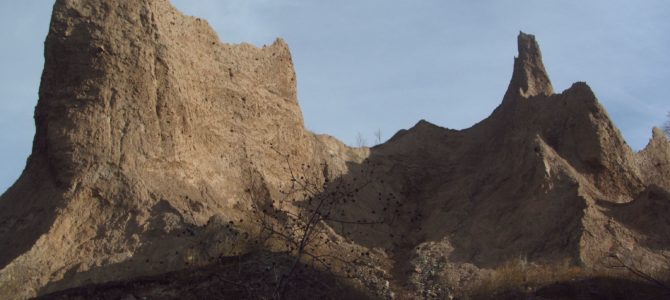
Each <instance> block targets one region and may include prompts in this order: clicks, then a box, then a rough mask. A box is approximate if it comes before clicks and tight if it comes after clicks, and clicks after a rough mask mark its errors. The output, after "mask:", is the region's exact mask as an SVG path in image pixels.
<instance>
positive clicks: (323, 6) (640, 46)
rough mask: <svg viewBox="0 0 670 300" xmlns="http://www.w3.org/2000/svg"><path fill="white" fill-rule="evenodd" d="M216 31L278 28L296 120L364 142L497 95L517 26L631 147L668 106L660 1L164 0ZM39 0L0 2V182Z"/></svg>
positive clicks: (12, 150) (25, 120)
mask: <svg viewBox="0 0 670 300" xmlns="http://www.w3.org/2000/svg"><path fill="white" fill-rule="evenodd" d="M172 2H173V4H174V5H175V6H177V8H179V9H180V10H181V11H182V12H184V13H186V14H189V15H195V16H198V17H202V18H205V19H207V20H208V21H209V23H210V24H211V25H212V26H213V27H214V29H215V30H216V31H217V32H218V33H219V35H220V37H221V40H222V41H224V42H231V43H239V42H249V43H252V44H255V45H259V46H260V45H263V44H270V43H272V41H273V40H274V39H275V38H276V37H283V38H284V39H285V40H286V41H287V42H288V44H289V46H290V48H291V51H292V54H293V58H294V62H295V67H296V72H297V75H298V92H299V95H298V97H299V101H300V104H301V106H302V110H303V115H304V117H305V122H306V125H307V127H308V128H309V129H310V130H312V131H314V132H317V133H327V134H331V135H334V136H336V137H338V138H339V139H341V140H343V141H344V142H346V143H348V144H355V141H356V136H357V134H358V133H359V132H360V133H361V134H362V135H363V136H364V137H365V138H366V139H367V140H368V141H369V143H368V144H373V142H374V137H373V133H374V132H375V131H376V130H378V129H381V131H382V135H383V138H384V139H387V138H389V137H390V136H392V135H393V134H394V133H395V132H396V131H397V130H399V129H402V128H408V127H411V126H412V125H414V124H415V123H416V122H417V121H418V120H420V119H426V120H428V121H430V122H432V123H435V124H438V125H440V126H444V127H449V128H455V129H461V128H467V127H469V126H471V125H473V124H474V123H476V122H478V121H480V120H481V119H483V118H485V117H486V116H488V115H489V114H490V112H491V111H492V110H493V109H494V108H495V107H496V106H497V105H498V104H499V103H500V101H501V98H502V95H503V94H504V92H505V89H506V87H507V84H508V83H509V79H510V76H511V72H512V63H513V57H514V56H515V55H516V35H517V34H518V32H519V30H523V31H524V32H527V33H532V34H535V35H536V37H537V39H538V41H539V43H540V46H541V48H542V51H543V55H544V62H545V65H546V67H547V70H548V72H549V75H550V77H551V79H552V81H553V84H554V88H555V90H556V91H558V92H560V91H562V90H564V89H566V88H568V87H569V86H570V85H571V84H572V83H573V82H575V81H586V82H587V83H588V84H589V85H590V86H591V87H592V89H593V90H594V91H595V93H596V95H597V96H598V98H599V99H600V101H601V102H602V103H603V105H604V106H605V108H606V109H607V110H608V112H609V114H610V116H611V117H612V118H613V119H614V122H615V124H616V125H617V126H618V127H619V128H620V129H621V131H622V133H623V135H624V137H625V138H626V140H627V141H628V143H629V144H630V145H631V146H632V147H633V149H636V150H639V149H641V148H642V147H644V145H645V144H646V143H647V141H648V139H649V137H650V135H651V128H652V126H658V125H660V124H662V123H663V121H664V120H665V117H666V113H667V112H668V111H670V104H669V103H670V101H668V99H667V97H668V96H667V92H666V90H667V88H668V85H669V84H670V55H668V53H670V2H668V1H665V0H648V1H619V0H614V1H612V0H610V1H604V0H602V1H601V0H599V1H583V0H582V1H576V0H567V1H549V0H536V1H520V0H508V1H483V0H482V1H466V0H462V1H445V0H423V1H410V0H394V1H388V0H386V1H382V0H339V1H313V0H312V1H308V0H198V1H193V0H173V1H172ZM52 5H53V1H52V0H33V1H9V0H0V28H1V29H0V41H2V43H1V44H0V104H1V107H2V108H1V109H0V162H1V163H0V192H1V191H4V190H5V189H6V188H7V187H9V185H11V184H12V183H13V182H14V181H15V180H16V179H17V178H18V176H19V175H20V173H21V170H22V169H23V167H24V165H25V161H26V158H27V157H28V155H29V153H30V148H31V143H32V138H33V135H34V131H35V128H34V124H33V118H32V116H33V109H34V106H35V104H36V103H37V90H38V87H39V79H40V75H41V70H42V64H43V62H44V61H43V55H42V53H43V42H44V38H45V36H46V33H47V29H48V26H49V18H50V13H51V6H52Z"/></svg>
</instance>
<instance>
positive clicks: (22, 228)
mask: <svg viewBox="0 0 670 300" xmlns="http://www.w3.org/2000/svg"><path fill="white" fill-rule="evenodd" d="M518 46H519V56H518V57H517V58H515V61H514V70H513V75H512V79H511V81H510V85H509V87H508V90H507V92H506V93H505V96H504V99H503V101H502V104H501V105H500V106H499V107H498V108H496V109H495V110H494V112H493V113H492V114H491V116H490V117H489V118H487V119H485V120H483V121H482V122H480V123H478V124H476V125H475V126H473V127H471V128H468V129H465V130H461V131H457V130H450V129H445V128H441V127H439V126H436V125H433V124H431V123H429V122H426V121H423V120H422V121H420V122H419V123H417V124H416V125H415V126H414V127H413V128H411V129H408V130H403V131H401V132H399V133H397V134H396V135H395V136H394V137H393V138H392V139H390V140H389V141H388V142H387V143H385V144H382V145H379V146H376V147H374V148H371V149H367V148H364V149H357V148H349V147H347V146H345V145H343V144H342V143H341V142H339V141H337V140H336V139H334V138H332V137H328V136H317V135H314V134H312V133H310V132H308V131H307V130H306V129H305V127H304V124H303V119H302V115H301V112H300V107H299V105H298V100H297V96H296V75H295V73H294V70H293V64H292V59H291V55H290V52H289V49H288V46H287V45H286V44H285V43H284V42H283V41H282V40H277V41H275V42H274V43H273V44H272V45H270V46H264V47H262V48H257V47H254V46H251V45H247V44H242V45H229V44H225V43H222V42H220V41H219V40H218V38H217V36H216V35H215V33H214V32H213V31H212V29H211V28H210V27H209V26H208V25H207V23H206V22H205V21H203V20H200V19H197V18H192V17H186V16H183V15H181V14H180V13H179V12H178V11H176V10H175V9H174V8H173V7H172V6H171V5H170V3H169V1H168V0H140V1H131V2H128V1H99V0H95V1H77V0H58V1H56V3H55V5H54V13H53V17H52V22H51V28H50V31H49V35H48V37H47V40H46V43H45V58H46V61H45V67H44V73H43V76H42V84H41V87H40V91H39V96H40V97H39V102H38V105H37V108H36V110H35V122H36V128H37V131H36V135H35V140H34V145H33V153H32V155H31V156H30V158H29V160H28V163H27V166H26V168H25V170H24V172H23V174H22V176H21V178H20V179H19V180H18V181H17V182H16V183H15V184H14V185H13V186H12V187H11V188H10V189H9V190H8V191H7V192H5V193H4V194H3V195H2V198H0V224H1V226H0V243H1V244H3V245H11V247H2V248H0V298H3V299H4V298H6V299H22V298H28V297H32V296H36V295H44V294H48V293H51V292H56V291H62V290H65V289H67V288H73V287H81V286H87V285H94V284H100V283H105V282H110V281H123V282H125V283H124V284H123V285H121V286H127V284H128V282H129V281H132V280H133V278H136V277H139V276H150V277H145V278H157V277H156V276H159V277H160V276H161V274H167V273H168V272H173V273H169V274H172V275H169V276H167V277H166V278H183V276H182V275H174V274H188V271H182V273H179V272H180V270H184V269H187V268H199V267H201V266H211V264H212V263H213V262H215V261H217V259H218V258H219V257H226V256H239V255H240V254H243V253H247V252H250V251H251V250H250V247H251V246H250V241H251V240H253V239H254V237H255V234H256V233H257V231H258V227H257V225H256V224H255V223H253V220H254V217H255V213H256V212H257V210H258V209H259V208H261V207H262V208H267V209H277V210H283V211H286V212H294V211H295V210H296V209H299V208H298V206H297V205H298V204H295V203H293V202H291V201H284V200H285V197H284V196H285V194H283V192H282V189H283V188H285V187H286V186H287V184H291V180H293V179H294V178H293V177H294V176H296V171H299V172H300V174H299V175H298V176H304V177H307V178H309V179H310V180H313V182H315V183H319V184H318V185H319V186H320V183H322V182H325V181H326V179H328V180H335V179H337V180H342V182H354V181H356V179H360V178H361V177H364V179H366V180H367V181H368V183H367V184H366V185H364V186H363V187H361V190H360V191H358V190H357V191H356V199H354V200H355V201H349V202H346V203H343V204H342V205H340V206H338V207H337V208H336V211H333V212H332V213H333V214H334V215H335V214H337V215H338V216H346V218H347V219H348V220H370V219H375V220H381V221H380V222H373V223H374V224H373V225H372V226H371V225H370V224H368V222H360V224H358V223H357V222H352V223H354V224H347V225H346V226H344V225H343V224H344V223H342V222H331V223H329V224H325V225H324V226H325V227H326V228H327V230H326V229H324V232H327V235H325V236H328V238H331V239H332V240H333V241H334V242H333V243H334V244H337V245H338V247H336V248H334V249H335V250H332V251H335V252H333V253H330V255H336V256H337V257H340V258H347V257H348V256H349V255H351V254H350V253H353V252H354V251H359V252H360V251H361V250H360V249H368V250H367V251H366V252H365V253H366V255H367V256H368V257H371V256H372V257H373V258H374V260H375V261H378V262H380V263H379V264H378V265H376V266H373V267H374V268H376V270H378V271H379V272H377V273H374V274H377V275H374V276H372V275H366V276H368V277H375V276H377V277H379V278H378V282H381V284H378V285H375V286H377V287H378V286H381V288H379V289H378V290H376V292H380V293H386V294H385V295H386V296H390V291H391V290H392V291H393V292H394V293H396V295H399V296H401V297H402V296H407V297H417V295H423V294H422V293H423V292H425V291H426V290H432V291H434V292H435V291H438V292H439V293H443V295H446V294H450V293H453V292H454V291H458V290H459V289H463V290H465V289H467V288H468V286H469V285H471V283H475V282H477V280H478V278H482V277H483V276H486V274H489V273H490V272H494V271H495V270H496V269H497V268H500V267H501V266H504V265H505V264H506V263H508V262H510V261H514V260H518V259H522V260H523V261H525V262H529V263H532V264H539V265H556V264H562V263H565V262H566V261H567V262H568V263H569V265H571V266H580V267H583V268H588V269H590V270H596V271H597V270H599V269H603V268H606V265H605V264H604V263H603V262H604V261H605V260H606V259H607V258H608V257H611V256H612V255H619V256H622V257H625V258H626V259H627V260H629V261H631V263H634V264H635V267H636V268H639V269H640V270H644V271H645V272H648V273H649V274H654V275H657V274H662V273H663V266H667V265H668V258H667V257H668V256H667V255H668V251H670V248H669V245H670V240H669V239H668V232H670V224H668V222H667V220H666V219H667V218H665V216H666V215H667V211H668V209H669V208H668V205H667V204H668V203H670V198H669V196H668V194H669V190H670V186H669V184H670V177H669V176H670V175H668V174H670V165H669V162H670V145H669V143H668V141H667V139H666V138H665V137H664V136H663V134H662V133H660V132H659V131H658V130H655V131H654V137H653V138H652V140H651V141H650V143H649V145H648V146H647V147H646V148H645V149H644V150H643V151H641V152H639V153H634V152H633V151H632V150H631V149H630V148H629V147H628V146H627V144H626V143H625V141H624V140H623V138H622V136H621V134H620V133H619V131H618V129H617V128H616V127H615V126H614V124H613V123H612V122H611V120H610V118H609V116H608V114H607V112H606V110H605V109H604V108H603V107H602V106H601V105H600V104H599V103H598V100H597V98H596V96H595V95H594V93H593V91H592V90H591V89H590V88H589V87H588V85H586V83H575V84H574V85H573V86H572V87H570V88H569V89H567V90H565V91H563V92H562V93H560V94H554V91H553V88H552V85H551V82H550V80H549V76H548V74H547V72H546V70H545V68H544V65H543V63H542V57H541V53H540V49H539V46H538V44H537V42H536V41H535V38H534V37H533V36H532V35H528V34H524V33H520V35H519V38H518ZM324 186H325V185H324ZM317 192H321V193H324V195H328V194H329V193H332V192H333V191H329V190H322V191H317ZM348 197H349V196H348ZM289 200H290V199H289ZM328 225H330V227H328ZM370 249H372V250H374V251H369V250H370ZM338 251H339V252H338ZM370 253H372V254H370ZM436 266H438V267H439V269H430V268H435V267H436ZM204 268H209V267H204ZM202 270H209V269H202ZM174 272H177V273H174ZM203 272H204V273H205V274H210V273H211V272H209V271H203ZM151 276H153V277H151ZM208 276H209V275H208ZM659 276H660V275H659ZM438 279H439V280H438ZM159 283H160V280H159ZM184 284H188V283H184ZM217 284H218V283H217ZM159 285H160V284H159ZM385 285H386V286H387V287H386V288H384V286H385ZM111 286H114V289H118V285H111ZM150 286H151V287H152V289H153V288H154V282H153V281H152V283H151V284H150ZM170 286H171V288H172V287H174V285H170ZM177 286H178V288H177V289H181V285H177ZM371 286H372V285H368V287H369V288H370V287H371ZM93 290H100V289H93ZM103 290H104V289H103ZM79 292H81V291H79ZM79 292H77V293H79ZM438 292H435V293H438ZM59 295H60V296H59V297H67V293H65V294H63V293H60V294H59ZM89 296H90V295H89ZM424 296H425V295H424ZM432 296H435V297H437V296H439V295H437V294H436V295H432ZM432 296H431V297H432Z"/></svg>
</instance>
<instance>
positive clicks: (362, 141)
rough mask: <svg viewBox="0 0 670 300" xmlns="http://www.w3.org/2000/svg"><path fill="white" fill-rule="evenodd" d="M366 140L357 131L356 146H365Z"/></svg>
mask: <svg viewBox="0 0 670 300" xmlns="http://www.w3.org/2000/svg"><path fill="white" fill-rule="evenodd" d="M367 144H368V141H367V140H365V137H363V135H362V134H361V133H360V132H359V133H358V134H357V135H356V147H367Z"/></svg>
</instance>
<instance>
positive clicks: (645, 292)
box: [471, 277, 670, 300]
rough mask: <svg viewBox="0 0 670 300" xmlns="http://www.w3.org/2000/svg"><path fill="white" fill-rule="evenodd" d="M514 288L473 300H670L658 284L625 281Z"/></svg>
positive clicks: (590, 280) (598, 280)
mask: <svg viewBox="0 0 670 300" xmlns="http://www.w3.org/2000/svg"><path fill="white" fill-rule="evenodd" d="M521 289H522V287H513V288H510V289H507V290H502V291H497V292H487V291H482V292H481V293H480V294H479V295H473V296H472V297H471V299H477V300H479V299H481V300H484V299H503V300H505V299H510V300H511V299H547V300H549V299H556V300H558V299H598V300H599V299H602V300H628V299H650V300H651V299H670V289H668V288H667V287H661V286H659V285H656V284H652V283H648V282H642V281H637V280H631V279H623V278H602V277H601V278H587V279H581V280H573V281H567V282H557V283H553V284H549V285H545V286H541V287H538V288H532V289H531V291H522V290H521Z"/></svg>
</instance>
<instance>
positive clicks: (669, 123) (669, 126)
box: [663, 112, 670, 138]
mask: <svg viewBox="0 0 670 300" xmlns="http://www.w3.org/2000/svg"><path fill="white" fill-rule="evenodd" d="M663 131H664V132H665V135H666V136H668V138H670V112H668V119H667V120H666V121H665V124H663Z"/></svg>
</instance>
